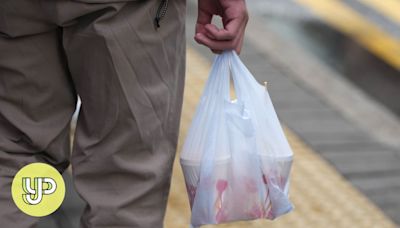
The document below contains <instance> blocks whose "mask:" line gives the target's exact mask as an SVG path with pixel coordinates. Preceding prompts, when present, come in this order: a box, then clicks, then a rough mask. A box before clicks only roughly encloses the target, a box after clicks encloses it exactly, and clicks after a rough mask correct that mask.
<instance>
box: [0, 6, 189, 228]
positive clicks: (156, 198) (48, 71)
mask: <svg viewBox="0 0 400 228" xmlns="http://www.w3.org/2000/svg"><path fill="white" fill-rule="evenodd" d="M160 3H161V0H1V2H0V227H4V228H19V227H21V228H27V227H34V224H35V223H36V222H37V218H34V217H30V216H28V215H25V214H23V213H22V212H20V211H19V210H18V209H17V207H16V206H15V205H14V203H13V201H12V198H11V194H10V188H11V181H12V178H13V176H14V175H15V174H16V172H17V171H18V170H19V169H20V168H22V167H23V166H24V165H26V164H29V163H32V162H45V163H48V164H51V165H53V166H54V167H56V168H57V169H58V170H59V171H60V172H63V171H64V170H65V168H66V167H67V166H68V165H69V162H71V164H72V170H73V178H74V185H75V187H76V190H77V192H78V193H79V195H80V196H81V197H82V198H83V199H84V201H85V202H86V203H87V206H86V208H85V210H84V213H83V215H82V219H81V227H85V228H86V227H107V228H120V227H130V228H135V227H149V228H157V227H163V218H164V214H165V209H166V203H167V198H168V193H169V187H170V180H171V171H172V163H173V160H174V157H175V151H176V145H177V138H178V129H179V119H180V113H181V106H182V99H183V86H184V68H185V38H184V33H185V29H184V24H185V2H184V0H172V1H169V5H168V10H167V13H166V15H165V17H164V18H163V19H162V21H161V22H160V26H161V27H160V28H156V27H155V26H154V22H153V20H154V17H155V15H156V13H157V9H158V7H159V5H160ZM77 94H78V95H79V96H80V98H81V100H82V107H81V110H80V114H79V118H78V122H77V128H76V134H75V138H74V145H73V152H72V155H71V157H70V139H69V136H70V127H69V126H70V120H71V116H72V114H73V112H74V109H75V104H76V100H77Z"/></svg>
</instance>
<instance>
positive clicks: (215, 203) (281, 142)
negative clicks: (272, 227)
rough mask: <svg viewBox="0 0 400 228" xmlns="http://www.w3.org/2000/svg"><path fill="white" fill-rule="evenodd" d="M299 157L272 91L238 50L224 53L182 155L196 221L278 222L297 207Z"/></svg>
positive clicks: (194, 222) (201, 102) (218, 62)
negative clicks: (293, 185)
mask: <svg viewBox="0 0 400 228" xmlns="http://www.w3.org/2000/svg"><path fill="white" fill-rule="evenodd" d="M231 77H232V80H233V84H234V89H235V93H236V97H237V99H236V100H233V101H232V100H231V99H230V93H229V88H230V78H231ZM292 158H293V152H292V150H291V148H290V146H289V144H288V142H287V140H286V137H285V135H284V133H283V130H282V127H281V125H280V123H279V120H278V118H277V116H276V113H275V110H274V107H273V105H272V103H271V99H270V97H269V94H268V92H267V90H266V88H265V87H264V86H262V85H260V84H259V83H258V82H257V81H256V80H255V79H254V77H253V76H252V75H251V73H250V72H249V71H248V70H247V68H246V67H245V66H244V65H243V63H242V62H241V61H240V59H239V57H238V56H237V54H236V53H235V52H234V51H226V52H223V53H222V54H221V55H218V56H217V57H216V58H215V60H214V63H213V67H212V70H211V73H210V76H209V78H208V80H207V83H206V86H205V89H204V91H203V95H202V97H201V100H200V103H199V105H198V107H197V110H196V113H195V116H194V118H193V121H192V125H191V127H190V129H189V132H188V135H187V137H186V140H185V143H184V146H183V150H182V153H181V156H180V163H181V166H182V169H183V173H184V177H185V182H186V187H187V191H188V196H189V201H190V207H191V210H192V218H191V225H192V226H194V227H199V226H200V225H205V224H219V223H225V222H232V221H238V220H252V219H260V218H265V219H274V218H276V217H278V216H280V215H283V214H285V213H288V212H290V211H291V210H292V209H293V205H292V204H291V203H290V201H289V199H288V188H289V173H290V169H291V165H292Z"/></svg>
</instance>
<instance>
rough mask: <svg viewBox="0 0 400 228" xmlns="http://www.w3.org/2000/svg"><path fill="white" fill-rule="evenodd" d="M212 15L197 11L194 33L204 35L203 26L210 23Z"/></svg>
mask: <svg viewBox="0 0 400 228" xmlns="http://www.w3.org/2000/svg"><path fill="white" fill-rule="evenodd" d="M212 16H213V15H212V14H210V13H207V12H205V11H203V10H201V9H199V11H198V14H197V22H196V33H205V32H206V30H205V26H206V25H207V24H210V23H211V20H212Z"/></svg>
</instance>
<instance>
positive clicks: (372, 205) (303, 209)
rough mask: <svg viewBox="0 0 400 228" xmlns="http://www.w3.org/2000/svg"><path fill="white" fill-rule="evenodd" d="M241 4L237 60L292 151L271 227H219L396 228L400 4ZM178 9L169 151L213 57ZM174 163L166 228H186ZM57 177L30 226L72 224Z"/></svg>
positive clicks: (398, 0) (71, 200)
mask: <svg viewBox="0 0 400 228" xmlns="http://www.w3.org/2000/svg"><path fill="white" fill-rule="evenodd" d="M247 5H248V8H249V14H250V22H249V25H248V28H247V33H246V40H245V43H244V47H243V52H242V54H241V59H242V60H243V61H244V63H245V64H246V65H247V67H248V68H249V69H250V71H251V72H252V73H253V75H254V76H255V77H256V78H257V79H258V80H259V81H260V82H264V81H268V82H269V83H268V90H269V93H270V96H271V98H272V100H273V102H274V105H275V108H276V111H277V113H278V116H279V118H280V120H281V122H282V124H283V125H284V126H285V130H286V131H285V132H286V134H287V137H288V139H289V141H290V144H291V146H292V148H293V150H294V156H295V161H294V165H293V169H292V173H291V175H292V180H291V188H290V199H291V200H292V202H293V204H294V205H295V210H294V211H293V212H291V213H290V214H288V215H285V216H283V217H281V218H278V219H277V220H275V221H272V222H271V221H261V220H259V221H252V222H239V223H231V224H226V225H221V227H230V228H236V227H324V228H325V227H399V225H400V0H248V1H247ZM187 11H188V20H187V47H188V52H187V80H186V87H185V97H184V106H183V113H182V122H181V132H180V139H179V146H181V145H182V142H183V140H184V137H185V135H186V131H187V128H188V126H189V124H190V120H191V118H192V116H193V112H194V109H195V107H196V104H197V102H198V99H199V96H200V94H201V90H202V88H203V85H204V82H205V80H206V79H207V76H208V72H209V69H210V63H211V62H212V60H213V55H212V53H211V52H210V51H209V50H207V49H206V48H204V47H201V46H199V45H197V44H196V43H195V42H194V41H193V36H194V23H195V20H196V14H197V9H196V1H195V0H188V9H187ZM167 16H168V13H167ZM178 158H179V154H178V155H177V159H176V160H175V165H174V173H173V179H172V187H171V191H170V198H169V203H168V209H167V215H166V219H165V227H166V228H175V227H188V224H189V221H190V209H189V203H188V200H187V194H186V189H185V185H184V182H183V176H182V171H181V169H180V166H179V161H178ZM64 177H65V179H66V182H67V186H68V187H69V190H67V196H66V200H65V202H64V204H63V205H62V207H61V208H60V209H59V210H58V211H57V212H55V213H54V214H52V215H51V216H48V217H46V218H43V219H42V220H41V223H40V225H39V226H38V227H39V228H53V227H60V228H64V227H66V228H74V227H79V215H80V213H81V212H82V210H83V203H82V201H81V200H80V199H79V197H78V196H77V195H76V193H75V192H74V190H73V187H72V183H71V178H70V173H69V172H66V173H65V174H64ZM207 227H208V226H207ZM209 227H214V226H209Z"/></svg>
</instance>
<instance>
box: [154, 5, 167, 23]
mask: <svg viewBox="0 0 400 228" xmlns="http://www.w3.org/2000/svg"><path fill="white" fill-rule="evenodd" d="M167 9H168V0H161V2H160V5H159V6H158V9H157V14H156V17H155V18H154V26H155V27H156V29H157V28H160V21H161V20H162V19H163V18H164V16H165V14H166V13H167Z"/></svg>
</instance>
